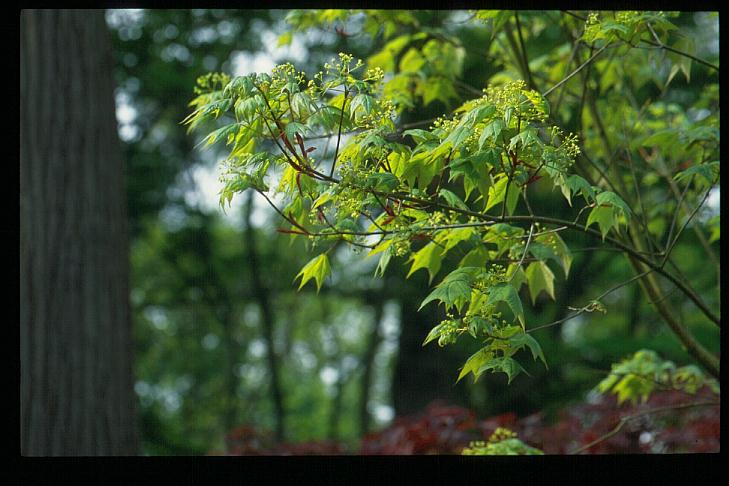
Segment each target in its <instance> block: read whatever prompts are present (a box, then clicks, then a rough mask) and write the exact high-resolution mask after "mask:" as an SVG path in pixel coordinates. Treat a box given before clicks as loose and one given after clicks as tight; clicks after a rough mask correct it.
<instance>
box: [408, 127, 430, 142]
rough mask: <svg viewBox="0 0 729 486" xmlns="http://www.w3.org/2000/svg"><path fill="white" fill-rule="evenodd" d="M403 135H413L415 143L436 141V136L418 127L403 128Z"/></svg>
mask: <svg viewBox="0 0 729 486" xmlns="http://www.w3.org/2000/svg"><path fill="white" fill-rule="evenodd" d="M402 134H403V136H405V135H410V136H411V137H413V140H415V143H423V142H429V141H437V140H438V137H437V136H436V135H433V134H432V133H431V132H429V131H427V130H421V129H419V128H412V129H410V130H405V131H404V132H402Z"/></svg>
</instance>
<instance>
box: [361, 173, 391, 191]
mask: <svg viewBox="0 0 729 486" xmlns="http://www.w3.org/2000/svg"><path fill="white" fill-rule="evenodd" d="M398 185H400V181H399V180H398V178H397V177H395V176H394V175H392V174H390V173H389V172H376V173H374V174H370V175H368V176H367V179H366V181H365V187H366V188H371V189H376V190H378V191H383V192H390V191H393V190H395V189H396V188H397V186H398Z"/></svg>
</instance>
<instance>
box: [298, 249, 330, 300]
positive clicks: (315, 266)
mask: <svg viewBox="0 0 729 486" xmlns="http://www.w3.org/2000/svg"><path fill="white" fill-rule="evenodd" d="M330 272H331V268H330V266H329V259H328V258H327V255H326V253H322V254H321V255H319V256H317V257H315V258H313V259H312V260H311V261H309V263H307V264H306V265H304V268H302V269H301V271H300V272H299V273H298V275H296V278H298V277H301V285H299V290H301V288H302V287H303V286H304V285H305V284H306V282H308V281H309V280H311V279H312V278H313V279H314V281H315V282H316V291H317V293H318V292H319V289H320V288H321V283H322V282H323V281H324V279H325V278H326V277H327V275H329V273H330Z"/></svg>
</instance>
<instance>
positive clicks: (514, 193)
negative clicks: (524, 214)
mask: <svg viewBox="0 0 729 486" xmlns="http://www.w3.org/2000/svg"><path fill="white" fill-rule="evenodd" d="M507 187H508V194H507ZM504 196H506V212H507V213H508V214H509V215H511V214H513V213H514V209H515V208H516V203H517V202H518V201H519V188H518V187H516V186H515V185H514V184H509V178H508V177H506V176H503V177H501V178H500V179H499V180H498V181H496V183H495V184H494V185H493V186H491V187H489V195H488V201H487V202H486V207H485V208H484V211H488V210H489V209H491V208H492V207H494V206H496V205H497V204H499V203H501V202H503V201H504Z"/></svg>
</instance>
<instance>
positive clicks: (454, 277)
mask: <svg viewBox="0 0 729 486" xmlns="http://www.w3.org/2000/svg"><path fill="white" fill-rule="evenodd" d="M472 284H473V274H472V273H469V271H464V270H463V269H457V270H455V271H454V272H451V274H449V275H448V276H447V277H446V278H445V279H443V281H442V282H441V283H440V284H438V286H437V287H436V288H435V289H434V290H433V291H432V292H431V293H430V294H429V295H428V296H427V297H426V298H425V299H424V300H423V302H422V303H421V304H420V308H418V310H420V309H422V308H423V307H424V306H425V305H426V304H428V303H429V302H431V301H433V300H439V301H441V302H442V303H444V304H445V308H446V311H447V310H448V309H450V308H451V307H452V306H454V305H455V306H456V308H458V310H459V311H460V310H461V307H462V306H463V304H465V303H466V302H468V301H469V300H471V285H472Z"/></svg>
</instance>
